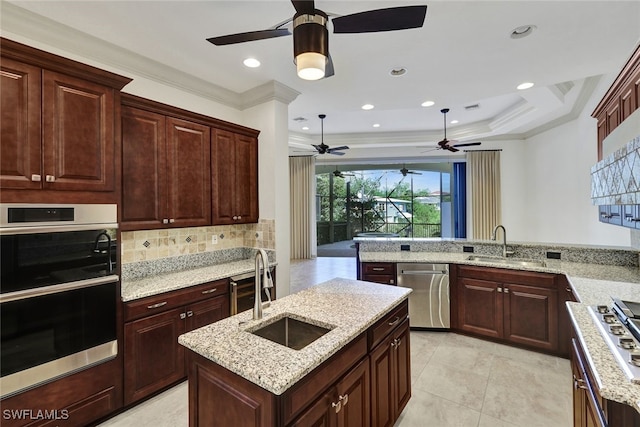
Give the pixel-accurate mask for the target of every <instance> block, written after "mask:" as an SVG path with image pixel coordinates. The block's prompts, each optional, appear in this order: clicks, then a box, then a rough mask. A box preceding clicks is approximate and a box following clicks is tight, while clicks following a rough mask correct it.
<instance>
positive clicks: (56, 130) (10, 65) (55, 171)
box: [0, 39, 130, 203]
mask: <svg viewBox="0 0 640 427" xmlns="http://www.w3.org/2000/svg"><path fill="white" fill-rule="evenodd" d="M1 43H2V46H1V49H0V51H1V54H2V65H1V72H0V75H1V83H2V92H1V96H0V99H1V102H2V110H1V120H2V126H1V127H2V135H1V136H2V145H1V152H0V154H1V157H2V166H1V168H2V169H1V170H0V188H2V189H3V190H7V191H3V197H2V201H3V202H14V201H21V202H25V201H29V202H57V203H60V202H61V198H62V199H63V200H64V202H70V203H73V202H105V203H106V202H112V203H115V202H116V201H117V195H116V193H117V184H118V175H117V173H116V170H117V167H118V165H119V160H120V155H119V152H118V150H119V146H120V138H119V135H117V132H116V129H117V126H116V124H117V119H118V118H119V102H118V101H119V96H120V89H121V88H122V87H123V86H124V85H125V84H127V83H128V82H129V81H130V79H128V78H125V77H121V76H117V75H115V74H112V73H108V72H106V71H103V70H99V69H96V68H93V67H89V66H87V65H84V64H79V63H76V62H74V61H71V60H67V59H64V58H60V57H57V56H55V55H52V54H48V53H46V52H42V51H39V50H37V49H33V48H30V47H27V46H24V45H20V44H18V43H15V42H11V41H8V40H5V39H2V40H1ZM14 190H37V191H31V192H24V191H19V192H16V191H14ZM58 191H68V192H69V193H67V194H64V195H61V193H57V192H58ZM105 193H110V194H105Z"/></svg>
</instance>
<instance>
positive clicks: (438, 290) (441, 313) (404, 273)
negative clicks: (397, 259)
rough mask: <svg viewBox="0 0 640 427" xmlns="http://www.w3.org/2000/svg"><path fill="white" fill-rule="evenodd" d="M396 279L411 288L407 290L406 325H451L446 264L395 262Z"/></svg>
mask: <svg viewBox="0 0 640 427" xmlns="http://www.w3.org/2000/svg"><path fill="white" fill-rule="evenodd" d="M397 279H398V280H397V283H398V286H404V287H405V288H411V289H413V292H411V294H409V326H411V327H412V328H436V329H443V328H449V327H450V326H451V320H450V307H449V265H448V264H424V263H398V265H397Z"/></svg>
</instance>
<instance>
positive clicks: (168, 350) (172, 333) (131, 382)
mask: <svg viewBox="0 0 640 427" xmlns="http://www.w3.org/2000/svg"><path fill="white" fill-rule="evenodd" d="M182 317H184V310H183V309H182V308H178V309H174V310H169V311H167V312H164V313H160V314H156V315H154V316H150V317H145V318H142V319H139V320H135V321H133V322H129V323H126V324H125V326H124V361H125V362H124V363H125V367H124V372H125V375H124V403H125V405H128V404H130V403H132V402H135V401H136V400H138V399H141V398H143V397H145V396H147V395H149V394H151V393H153V392H154V391H157V390H160V389H161V388H163V387H165V386H167V385H169V384H172V383H174V382H176V381H178V380H179V379H181V378H183V377H184V376H185V374H186V373H185V362H184V347H182V346H181V345H179V344H178V336H179V335H181V334H183V333H184V331H185V329H184V328H185V322H184V320H183V318H182Z"/></svg>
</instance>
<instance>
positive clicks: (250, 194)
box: [211, 129, 258, 224]
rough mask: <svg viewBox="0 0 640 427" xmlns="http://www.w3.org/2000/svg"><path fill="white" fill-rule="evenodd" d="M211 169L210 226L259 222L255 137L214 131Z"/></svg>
mask: <svg viewBox="0 0 640 427" xmlns="http://www.w3.org/2000/svg"><path fill="white" fill-rule="evenodd" d="M211 164H212V166H213V223H214V224H241V223H255V222H258V138H256V137H251V136H247V135H241V134H237V133H233V132H229V131H226V130H220V129H217V130H215V132H214V134H213V141H212V148H211Z"/></svg>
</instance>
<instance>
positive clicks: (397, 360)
mask: <svg viewBox="0 0 640 427" xmlns="http://www.w3.org/2000/svg"><path fill="white" fill-rule="evenodd" d="M369 359H370V363H371V407H372V414H371V415H372V416H371V425H372V426H376V427H386V426H389V427H391V426H393V424H394V423H395V421H396V420H397V419H398V417H399V416H400V413H401V412H402V410H403V409H404V407H405V406H406V405H407V403H408V402H409V399H410V398H411V350H410V348H409V321H408V320H405V321H404V322H403V323H402V325H400V326H399V327H398V329H397V330H396V331H395V332H394V333H393V334H391V335H389V336H388V337H387V338H386V339H385V340H384V341H383V342H382V343H380V344H379V345H378V346H377V347H376V348H375V349H373V351H372V352H371V354H370V356H369Z"/></svg>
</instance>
